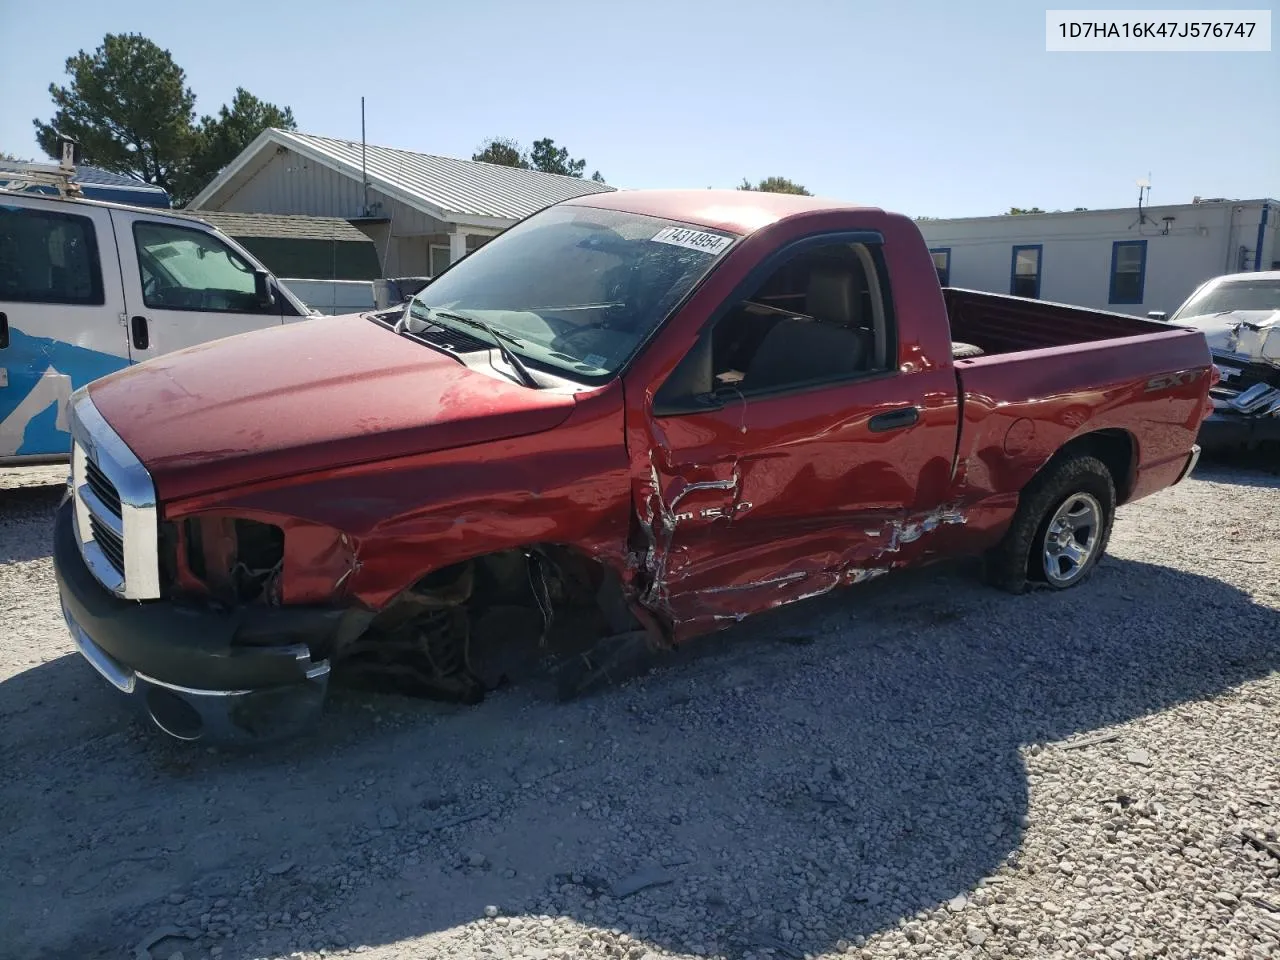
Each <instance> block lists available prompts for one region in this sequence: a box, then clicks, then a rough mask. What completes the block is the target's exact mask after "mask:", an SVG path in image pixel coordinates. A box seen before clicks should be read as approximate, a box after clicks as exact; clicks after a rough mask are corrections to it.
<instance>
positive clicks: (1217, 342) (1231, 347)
mask: <svg viewBox="0 0 1280 960" xmlns="http://www.w3.org/2000/svg"><path fill="white" fill-rule="evenodd" d="M1173 322H1174V323H1175V324H1177V325H1178V326H1181V327H1190V328H1191V329H1193V330H1199V331H1200V332H1201V333H1203V334H1204V337H1205V340H1207V341H1208V342H1209V350H1210V351H1211V352H1212V353H1214V354H1215V355H1217V356H1221V357H1230V358H1232V359H1236V360H1241V361H1246V362H1250V363H1268V364H1271V365H1272V366H1275V367H1280V310H1232V311H1231V312H1229V313H1220V314H1215V315H1213V316H1207V317H1187V318H1186V319H1185V320H1174V321H1173Z"/></svg>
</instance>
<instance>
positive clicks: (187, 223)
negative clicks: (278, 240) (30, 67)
mask: <svg viewBox="0 0 1280 960" xmlns="http://www.w3.org/2000/svg"><path fill="white" fill-rule="evenodd" d="M314 315H315V313H314V312H313V311H311V310H310V309H308V308H307V307H306V306H305V305H304V304H303V303H302V301H301V300H299V299H298V297H297V296H296V295H294V294H293V293H292V292H290V291H289V290H288V289H287V288H286V287H283V286H282V285H281V284H280V283H279V282H278V281H277V280H276V279H275V278H274V277H272V276H271V275H270V273H268V272H267V271H266V270H265V269H264V268H263V266H262V264H261V263H259V262H258V261H257V260H255V259H254V258H253V256H252V255H251V254H250V253H249V252H248V251H246V250H245V249H244V248H243V247H241V246H239V245H238V244H236V242H235V241H233V240H231V239H230V238H229V237H226V236H224V235H223V234H221V233H219V232H218V231H217V230H216V229H214V228H213V227H212V226H210V225H209V224H207V223H203V222H201V221H199V220H197V219H195V218H194V217H192V216H190V215H187V214H182V213H178V212H176V211H175V212H168V211H165V210H158V209H151V208H147V207H128V206H123V205H120V204H114V203H102V202H98V201H93V200H81V199H74V198H68V197H54V196H41V195H38V194H31V193H21V192H7V191H4V190H0V466H12V465H17V464H23V463H56V462H60V461H65V460H66V459H67V458H68V456H69V451H70V449H71V436H70V434H68V433H67V402H68V400H69V398H70V396H71V393H72V391H73V390H75V389H77V388H79V387H82V386H84V385H85V384H86V383H88V382H89V381H91V380H95V379H97V378H98V377H102V376H105V375H107V374H108V373H112V372H114V371H116V370H119V369H121V368H122V367H126V366H129V365H130V364H134V363H141V362H142V361H144V360H149V359H151V358H152V357H156V356H159V355H160V354H162V353H168V352H169V351H171V350H178V349H180V348H182V347H190V346H193V345H195V344H198V343H204V342H207V341H209V340H216V339H219V338H221V337H226V336H230V335H232V334H236V333H244V332H246V331H249V330H257V329H260V328H263V327H269V326H275V325H277V324H282V323H292V322H295V321H298V320H305V319H307V318H308V317H309V316H314Z"/></svg>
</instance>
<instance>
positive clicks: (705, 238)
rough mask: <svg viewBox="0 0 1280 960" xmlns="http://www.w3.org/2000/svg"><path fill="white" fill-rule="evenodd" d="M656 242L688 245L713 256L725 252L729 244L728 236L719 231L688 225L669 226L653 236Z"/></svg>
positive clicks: (681, 245)
mask: <svg viewBox="0 0 1280 960" xmlns="http://www.w3.org/2000/svg"><path fill="white" fill-rule="evenodd" d="M653 240H654V242H655V243H669V244H671V245H673V246H676V247H688V248H689V249H690V250H701V251H702V252H703V253H709V254H711V255H712V256H715V255H716V254H719V253H723V252H724V250H725V248H726V247H728V246H729V244H731V243H733V241H732V240H731V239H729V238H728V237H722V236H720V234H718V233H705V232H703V231H702V230H690V229H688V228H687V227H667V229H665V230H663V231H661V232H659V233H658V235H657V236H655V237H654V238H653Z"/></svg>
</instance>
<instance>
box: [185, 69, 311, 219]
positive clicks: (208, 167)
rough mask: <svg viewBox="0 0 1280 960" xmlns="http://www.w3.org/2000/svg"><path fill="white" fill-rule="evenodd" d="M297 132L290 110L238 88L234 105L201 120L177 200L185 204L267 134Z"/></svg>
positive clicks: (223, 107)
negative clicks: (247, 148) (268, 130)
mask: <svg viewBox="0 0 1280 960" xmlns="http://www.w3.org/2000/svg"><path fill="white" fill-rule="evenodd" d="M271 127H274V128H276V129H278V130H296V129H298V124H297V123H296V122H295V121H294V119H293V110H291V109H290V108H289V107H277V106H276V105H275V104H274V103H267V102H266V101H265V100H259V99H258V98H257V97H255V96H254V95H253V94H252V93H250V92H249V91H248V90H246V89H244V87H236V95H235V97H233V98H232V100H231V105H230V106H227V105H226V104H223V106H222V108H221V109H220V110H219V111H218V115H217V116H216V117H210V116H205V117H202V118H201V119H200V126H199V127H198V128H197V129H196V131H195V135H196V142H195V145H194V148H193V150H192V153H191V159H190V163H189V165H188V167H187V169H186V170H185V171H184V172H183V175H182V177H180V178H179V181H178V184H177V186H176V187H175V191H176V192H174V200H175V202H177V203H179V204H185V203H186V202H187V201H188V200H190V199H191V198H192V197H194V196H195V195H196V194H197V193H199V192H200V191H201V190H203V189H204V187H205V186H206V185H207V184H208V183H209V181H211V180H212V179H213V178H214V177H216V176H217V175H218V174H219V172H221V170H222V168H223V167H225V166H226V165H227V164H229V163H230V162H231V161H232V160H234V159H235V158H236V157H238V156H239V155H240V153H241V151H243V150H244V148H245V147H247V146H248V145H249V144H251V143H252V142H253V141H254V140H255V139H256V138H257V136H258V135H259V134H260V133H262V131H263V130H267V129H269V128H271Z"/></svg>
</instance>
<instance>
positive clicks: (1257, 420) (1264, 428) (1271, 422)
mask: <svg viewBox="0 0 1280 960" xmlns="http://www.w3.org/2000/svg"><path fill="white" fill-rule="evenodd" d="M1263 441H1273V442H1275V441H1280V417H1273V416H1270V415H1269V414H1263V415H1262V416H1246V415H1245V414H1242V413H1231V412H1225V411H1221V410H1215V411H1214V412H1213V413H1211V414H1210V415H1209V416H1208V417H1207V418H1205V420H1204V422H1203V423H1201V424H1200V433H1199V436H1197V437H1196V442H1197V443H1198V444H1200V446H1201V447H1203V448H1204V449H1205V450H1223V449H1228V448H1232V447H1246V446H1253V445H1255V444H1258V443H1261V442H1263Z"/></svg>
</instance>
